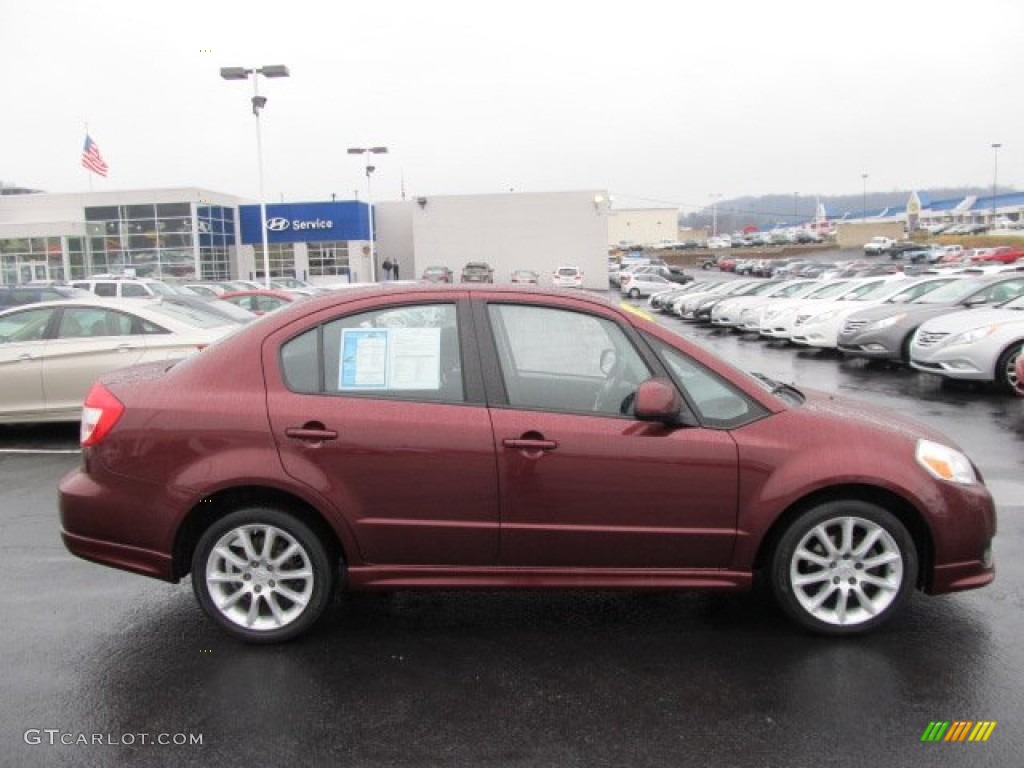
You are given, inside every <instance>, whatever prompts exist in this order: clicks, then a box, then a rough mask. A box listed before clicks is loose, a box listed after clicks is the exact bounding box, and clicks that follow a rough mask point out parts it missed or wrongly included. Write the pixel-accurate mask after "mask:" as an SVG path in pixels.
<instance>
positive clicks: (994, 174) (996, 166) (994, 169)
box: [991, 144, 1003, 227]
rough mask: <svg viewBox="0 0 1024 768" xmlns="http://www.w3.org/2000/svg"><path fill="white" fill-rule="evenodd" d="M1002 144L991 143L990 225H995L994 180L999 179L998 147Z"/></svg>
mask: <svg viewBox="0 0 1024 768" xmlns="http://www.w3.org/2000/svg"><path fill="white" fill-rule="evenodd" d="M1001 146H1003V145H1002V144H993V145H992V156H993V159H992V222H991V226H993V227H994V226H995V225H996V182H997V181H998V180H999V148H1000V147H1001Z"/></svg>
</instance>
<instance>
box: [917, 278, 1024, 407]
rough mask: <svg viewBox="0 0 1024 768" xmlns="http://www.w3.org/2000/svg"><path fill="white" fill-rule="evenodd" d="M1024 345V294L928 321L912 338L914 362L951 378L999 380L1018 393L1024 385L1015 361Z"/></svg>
mask: <svg viewBox="0 0 1024 768" xmlns="http://www.w3.org/2000/svg"><path fill="white" fill-rule="evenodd" d="M1022 345H1024V295H1021V296H1018V297H1017V298H1015V299H1012V300H1011V301H1008V302H1004V303H1003V304H1000V305H998V306H996V307H993V308H991V309H963V310H960V311H958V312H951V313H949V314H945V315H941V316H939V317H935V318H932V319H931V320H927V321H925V322H924V323H922V324H921V327H920V328H918V329H917V333H915V334H914V338H913V341H911V343H910V364H911V366H913V367H914V368H916V369H918V370H919V371H925V372H927V373H934V374H938V375H939V376H943V377H945V378H949V379H966V380H970V381H989V382H995V384H996V386H998V387H999V388H1000V389H1002V390H1003V391H1005V392H1007V393H1013V392H1014V391H1015V390H1017V389H1018V388H1019V387H1020V386H1021V381H1020V379H1019V377H1018V375H1017V371H1016V362H1017V358H1018V357H1019V356H1020V354H1021V346H1022Z"/></svg>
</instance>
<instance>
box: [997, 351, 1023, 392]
mask: <svg viewBox="0 0 1024 768" xmlns="http://www.w3.org/2000/svg"><path fill="white" fill-rule="evenodd" d="M1022 347H1024V342H1020V341H1018V342H1017V343H1016V344H1011V345H1010V346H1009V347H1007V348H1006V350H1005V351H1004V352H1003V354H1001V355H1000V356H999V362H997V363H996V371H995V380H996V386H997V387H999V389H1000V390H1002V391H1003V392H1005V393H1007V394H1010V395H1013V394H1020V393H1024V382H1020V381H1017V371H1016V370H1015V369H1014V366H1015V365H1016V363H1017V358H1018V357H1019V356H1020V354H1021V348H1022Z"/></svg>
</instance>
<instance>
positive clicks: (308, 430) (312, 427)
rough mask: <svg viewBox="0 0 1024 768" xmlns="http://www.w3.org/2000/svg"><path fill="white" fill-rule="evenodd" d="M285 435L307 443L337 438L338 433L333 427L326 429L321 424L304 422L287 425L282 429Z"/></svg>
mask: <svg viewBox="0 0 1024 768" xmlns="http://www.w3.org/2000/svg"><path fill="white" fill-rule="evenodd" d="M284 434H285V437H290V438H291V439H292V440H302V441H304V442H307V443H321V442H323V441H324V440H337V439H338V433H337V431H335V430H333V429H327V428H326V427H324V425H323V424H304V425H303V426H301V427H288V428H286V429H285V431H284Z"/></svg>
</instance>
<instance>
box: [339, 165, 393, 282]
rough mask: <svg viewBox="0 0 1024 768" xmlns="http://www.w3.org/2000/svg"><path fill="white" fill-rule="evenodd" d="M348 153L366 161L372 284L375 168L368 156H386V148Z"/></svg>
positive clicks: (375, 267) (375, 278) (374, 265)
mask: <svg viewBox="0 0 1024 768" xmlns="http://www.w3.org/2000/svg"><path fill="white" fill-rule="evenodd" d="M348 153H349V154H350V155H362V156H363V157H364V158H365V159H366V211H367V218H368V219H369V223H370V276H371V277H372V278H373V282H377V261H376V258H375V254H374V237H373V194H372V193H371V190H370V176H371V175H372V174H373V172H374V171H375V170H377V167H376V166H374V165H370V159H371V158H370V155H386V154H387V153H388V148H387V147H349V148H348Z"/></svg>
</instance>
